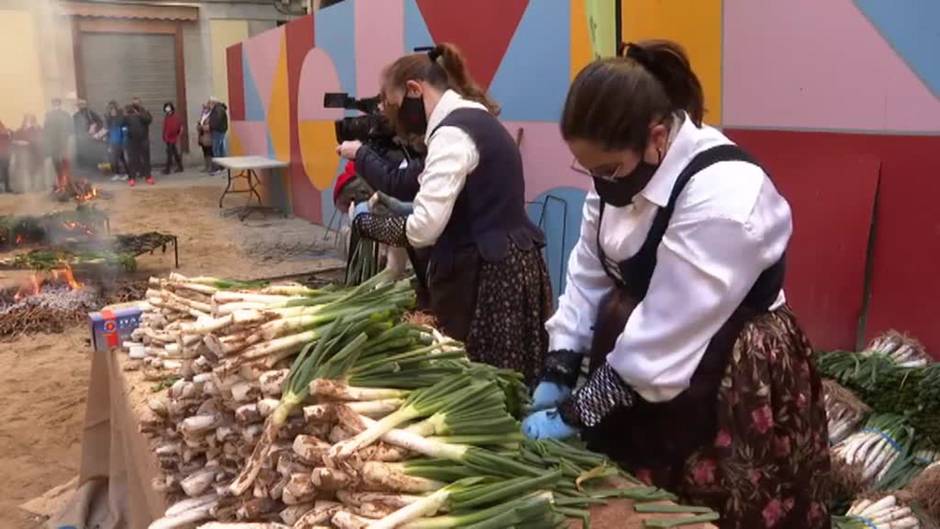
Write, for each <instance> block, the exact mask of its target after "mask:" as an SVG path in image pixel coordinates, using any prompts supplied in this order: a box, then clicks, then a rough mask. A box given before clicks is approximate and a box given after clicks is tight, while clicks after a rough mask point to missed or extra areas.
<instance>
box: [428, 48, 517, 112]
mask: <svg viewBox="0 0 940 529" xmlns="http://www.w3.org/2000/svg"><path fill="white" fill-rule="evenodd" d="M432 51H439V53H440V58H434V57H433V56H431V55H430V54H429V57H431V58H432V61H433V62H434V63H435V64H437V65H440V66H441V67H442V68H443V69H444V71H445V72H446V73H447V85H448V88H451V89H452V90H454V91H456V92H457V93H459V94H460V95H462V96H463V97H464V98H465V99H469V100H471V101H476V102H477V103H480V104H481V105H483V106H485V107H486V109H487V110H489V111H490V113H491V114H493V115H494V116H498V115H499V111H500V108H499V104H498V103H497V102H496V101H494V100H493V99H492V98H491V97H490V96H489V95H487V93H486V91H485V90H483V89H482V88H480V86H479V85H478V84H477V83H476V81H474V80H473V78H472V77H471V76H470V71H469V70H468V69H467V65H466V62H465V61H464V58H463V54H462V53H461V52H460V49H458V48H457V46H454V45H453V44H450V43H448V42H444V43H441V44H438V45H437V46H436V48H435V50H432Z"/></svg>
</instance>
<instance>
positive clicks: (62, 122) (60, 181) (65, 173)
mask: <svg viewBox="0 0 940 529" xmlns="http://www.w3.org/2000/svg"><path fill="white" fill-rule="evenodd" d="M74 128H75V126H74V124H73V122H72V117H71V116H69V115H68V113H67V112H66V111H64V110H62V100H61V99H59V98H55V99H53V100H52V108H51V109H50V110H49V111H48V112H46V120H45V123H43V127H42V131H43V140H44V141H45V144H46V153H47V154H48V155H49V157H50V158H51V159H52V167H53V168H54V169H55V178H56V187H57V188H59V189H64V188H65V187H67V186H68V185H69V183H70V182H69V180H70V177H69V154H68V153H69V137H70V136H71V135H72V131H73V130H74Z"/></svg>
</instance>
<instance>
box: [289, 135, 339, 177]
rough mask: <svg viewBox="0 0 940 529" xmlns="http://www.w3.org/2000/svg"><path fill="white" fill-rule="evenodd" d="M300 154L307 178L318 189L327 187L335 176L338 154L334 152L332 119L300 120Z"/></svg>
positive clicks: (334, 136)
mask: <svg viewBox="0 0 940 529" xmlns="http://www.w3.org/2000/svg"><path fill="white" fill-rule="evenodd" d="M299 126H300V131H299V132H300V155H301V157H302V158H303V162H304V171H305V172H306V173H307V178H309V179H310V183H311V184H313V187H315V188H316V189H317V190H319V191H323V190H324V189H328V188H329V187H330V185H332V184H333V179H334V178H336V169H337V168H338V167H339V155H338V154H336V134H335V129H334V125H333V122H332V121H324V120H316V121H301V122H300V123H299Z"/></svg>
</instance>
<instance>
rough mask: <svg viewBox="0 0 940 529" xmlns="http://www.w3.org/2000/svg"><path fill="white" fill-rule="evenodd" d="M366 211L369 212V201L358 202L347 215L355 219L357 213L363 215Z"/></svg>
mask: <svg viewBox="0 0 940 529" xmlns="http://www.w3.org/2000/svg"><path fill="white" fill-rule="evenodd" d="M366 213H369V203H368V202H360V203H358V204H356V207H354V208H353V210H352V213H351V214H350V215H349V217H350V219H352V220H356V217H358V216H359V215H364V214H366Z"/></svg>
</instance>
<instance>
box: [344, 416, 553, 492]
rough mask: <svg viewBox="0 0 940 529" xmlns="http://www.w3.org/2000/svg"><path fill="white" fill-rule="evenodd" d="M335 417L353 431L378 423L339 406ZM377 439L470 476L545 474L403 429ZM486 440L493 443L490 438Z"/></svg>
mask: <svg viewBox="0 0 940 529" xmlns="http://www.w3.org/2000/svg"><path fill="white" fill-rule="evenodd" d="M337 415H338V417H339V420H340V422H341V423H342V424H344V425H347V426H349V427H350V429H352V430H354V431H361V430H367V429H369V428H376V426H377V425H378V424H379V421H375V420H372V419H370V418H368V417H365V416H362V415H359V414H356V413H354V412H352V411H351V410H350V409H349V408H348V407H344V406H341V407H339V409H338V410H337ZM381 439H382V440H383V441H385V442H387V443H389V444H392V445H395V446H399V447H401V448H404V449H406V450H409V451H411V452H414V453H417V454H421V455H423V456H426V457H429V458H432V459H438V460H444V461H450V462H452V463H458V464H459V465H462V466H465V467H468V468H469V469H472V470H473V472H474V473H473V474H470V475H491V476H501V477H507V478H512V477H520V476H529V477H532V476H540V475H542V474H544V473H545V472H546V471H545V469H544V468H540V467H537V466H534V465H530V464H527V463H525V462H522V461H520V460H519V459H518V458H517V457H516V455H515V454H510V455H506V454H501V453H498V452H494V451H492V450H488V449H486V448H481V447H477V446H471V445H466V444H456V443H447V442H443V441H439V440H437V439H434V438H430V437H423V436H421V435H419V434H416V433H413V432H409V431H407V430H400V429H390V430H388V431H386V432H385V433H384V434H382V436H381ZM509 439H514V436H510V437H509ZM489 441H493V440H492V439H490V440H489ZM510 442H511V441H510ZM335 446H336V445H334V448H335ZM425 468H426V467H425ZM409 471H410V472H419V471H421V470H420V468H418V467H409ZM448 471H449V472H454V471H455V470H454V468H453V467H450V469H449V470H448ZM425 475H426V474H425Z"/></svg>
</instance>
